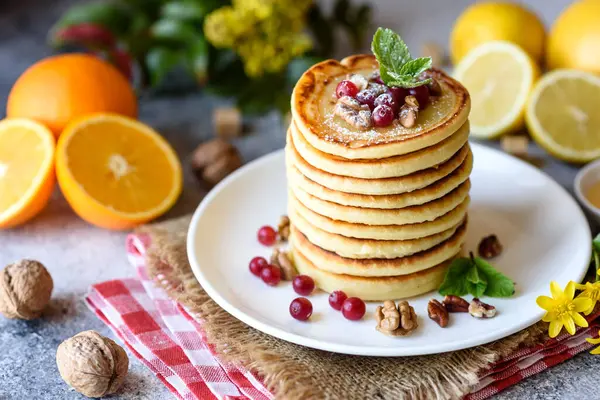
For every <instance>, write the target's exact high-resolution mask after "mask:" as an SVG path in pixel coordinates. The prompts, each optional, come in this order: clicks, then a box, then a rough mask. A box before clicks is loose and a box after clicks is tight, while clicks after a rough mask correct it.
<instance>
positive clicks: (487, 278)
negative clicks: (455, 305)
mask: <svg viewBox="0 0 600 400" xmlns="http://www.w3.org/2000/svg"><path fill="white" fill-rule="evenodd" d="M439 291H440V294H441V295H444V296H445V295H455V296H464V295H466V294H472V295H473V296H474V297H482V296H484V295H485V296H488V297H510V296H512V295H513V294H514V293H515V284H514V282H513V281H512V279H510V278H509V277H507V276H506V275H504V274H502V273H501V272H499V271H498V270H496V269H495V268H494V267H493V266H492V265H491V264H490V263H488V262H487V261H485V260H484V259H483V258H480V257H475V256H473V253H470V256H469V258H466V257H461V258H457V259H455V260H454V261H452V263H451V264H450V267H449V268H448V272H446V277H445V278H444V282H442V285H441V286H440V289H439Z"/></svg>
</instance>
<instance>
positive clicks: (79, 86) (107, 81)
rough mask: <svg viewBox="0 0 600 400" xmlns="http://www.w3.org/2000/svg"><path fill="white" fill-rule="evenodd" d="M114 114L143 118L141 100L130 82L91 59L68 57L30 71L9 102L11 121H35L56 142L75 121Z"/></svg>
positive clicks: (51, 59) (45, 62)
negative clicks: (139, 107) (80, 118)
mask: <svg viewBox="0 0 600 400" xmlns="http://www.w3.org/2000/svg"><path fill="white" fill-rule="evenodd" d="M97 112H111V113H116V114H122V115H126V116H128V117H132V118H136V117H137V99H136V97H135V93H134V91H133V88H132V87H131V85H130V84H129V82H128V81H127V79H126V78H125V77H124V76H123V75H122V74H121V73H120V72H119V71H118V70H117V69H116V68H115V67H113V66H112V65H111V64H109V63H108V62H106V61H103V60H101V59H100V58H98V57H96V56H93V55H89V54H78V53H77V54H63V55H58V56H53V57H48V58H46V59H43V60H41V61H39V62H37V63H35V64H34V65H32V66H31V67H29V68H28V69H27V70H26V71H25V72H24V73H23V74H22V75H21V76H20V77H19V79H17V82H15V84H14V86H13V87H12V89H11V91H10V95H9V97H8V103H7V105H6V115H7V116H8V117H9V118H29V119H33V120H36V121H38V122H40V123H42V124H44V125H46V126H47V127H48V128H50V130H51V131H52V132H53V133H54V135H55V136H56V137H58V136H59V135H60V133H61V132H62V130H63V129H64V127H65V126H66V125H67V124H68V123H69V122H70V121H71V120H73V119H74V118H78V117H81V116H82V115H86V114H90V113H97Z"/></svg>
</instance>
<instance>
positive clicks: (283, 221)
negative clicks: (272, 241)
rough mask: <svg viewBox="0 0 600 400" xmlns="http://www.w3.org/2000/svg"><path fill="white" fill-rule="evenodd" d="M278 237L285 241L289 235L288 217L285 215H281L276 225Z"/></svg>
mask: <svg viewBox="0 0 600 400" xmlns="http://www.w3.org/2000/svg"><path fill="white" fill-rule="evenodd" d="M277 233H278V234H279V239H281V240H283V241H286V240H288V237H290V219H289V217H288V216H287V215H282V216H281V218H280V219H279V224H278V225H277Z"/></svg>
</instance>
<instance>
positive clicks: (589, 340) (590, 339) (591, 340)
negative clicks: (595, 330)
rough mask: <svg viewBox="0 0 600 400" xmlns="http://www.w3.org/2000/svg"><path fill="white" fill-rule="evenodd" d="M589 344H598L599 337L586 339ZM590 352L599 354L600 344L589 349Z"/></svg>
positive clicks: (599, 342)
mask: <svg viewBox="0 0 600 400" xmlns="http://www.w3.org/2000/svg"><path fill="white" fill-rule="evenodd" d="M586 340H587V341H588V342H589V343H591V344H600V337H599V338H598V339H592V338H589V339H586ZM590 353H592V354H600V346H598V347H596V348H595V349H594V350H592V351H590Z"/></svg>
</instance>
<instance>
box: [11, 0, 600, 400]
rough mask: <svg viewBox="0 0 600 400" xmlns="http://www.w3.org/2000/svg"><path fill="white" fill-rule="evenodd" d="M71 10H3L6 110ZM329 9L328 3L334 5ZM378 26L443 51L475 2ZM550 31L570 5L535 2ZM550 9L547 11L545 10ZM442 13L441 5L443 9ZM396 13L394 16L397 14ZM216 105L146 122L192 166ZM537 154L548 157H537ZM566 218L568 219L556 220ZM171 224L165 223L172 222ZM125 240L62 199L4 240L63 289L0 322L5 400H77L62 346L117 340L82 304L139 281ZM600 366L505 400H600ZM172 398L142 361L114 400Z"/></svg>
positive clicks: (555, 165)
mask: <svg viewBox="0 0 600 400" xmlns="http://www.w3.org/2000/svg"><path fill="white" fill-rule="evenodd" d="M73 2H74V1H73V0H59V1H41V0H38V1H34V0H21V1H16V0H4V1H2V6H0V10H1V11H0V12H1V14H0V105H1V107H0V108H1V109H2V111H0V116H1V115H3V112H4V110H3V105H4V103H5V100H6V96H7V94H8V91H9V89H10V86H11V85H12V83H13V82H14V80H15V79H16V78H17V77H18V75H19V74H20V73H21V72H22V71H23V70H24V69H25V68H26V67H27V66H29V65H30V64H31V63H32V62H34V61H36V60H37V59H39V58H41V57H43V56H44V55H48V54H50V50H49V49H48V48H47V47H46V46H45V44H44V37H45V33H46V31H47V29H48V27H49V26H50V25H51V23H52V22H53V21H54V20H55V19H56V17H57V16H58V15H59V14H60V12H61V10H63V9H64V8H66V6H67V5H68V4H70V3H73ZM328 3H330V2H328ZM375 3H377V6H378V7H377V12H376V20H377V22H378V23H379V24H381V25H387V26H390V27H397V28H398V29H399V30H400V31H401V33H402V34H403V36H404V37H405V38H406V39H407V41H408V42H409V44H411V45H412V46H418V45H419V43H420V42H421V41H423V40H431V39H437V40H438V41H439V42H443V41H444V40H445V39H440V38H445V37H446V35H447V32H449V29H450V26H451V23H452V21H453V20H454V18H455V17H456V15H458V13H459V12H460V10H461V9H462V8H463V7H464V5H465V4H468V3H470V1H467V0H453V1H452V2H441V1H435V0H427V1H420V2H408V1H402V2H400V1H398V0H385V1H384V0H382V1H377V2H375ZM529 3H531V4H532V5H533V7H534V8H535V9H536V10H537V11H538V12H539V13H540V14H541V15H542V17H543V18H544V20H545V21H551V20H552V19H553V18H554V17H555V16H556V15H557V14H558V12H559V10H560V9H561V8H562V7H563V6H564V4H566V3H568V1H566V0H560V1H558V0H554V1H552V2H543V1H542V0H539V1H530V2H529ZM544 3H545V4H548V3H551V5H546V6H542V4H544ZM442 4H443V5H442ZM390 10H391V11H393V12H390ZM218 102H219V101H218V100H215V99H209V98H203V97H201V96H198V95H191V96H185V97H177V98H175V97H171V98H161V99H143V100H142V102H141V119H142V120H144V121H146V122H148V123H150V124H151V125H153V126H154V127H155V128H156V129H157V130H159V131H160V132H162V133H163V134H164V135H165V136H166V137H167V138H168V139H169V140H170V141H171V143H173V145H174V146H175V147H176V149H177V150H178V151H179V152H180V154H181V156H182V158H183V160H184V165H186V161H187V158H188V157H189V152H190V151H191V149H193V148H194V146H195V145H196V144H197V143H199V142H200V141H201V140H203V139H206V138H208V137H210V136H211V134H212V133H211V127H210V115H211V109H212V108H213V107H214V106H215V105H217V104H219V103H218ZM253 131H254V133H252V134H251V135H249V136H247V137H244V138H242V139H240V140H239V141H238V142H237V143H236V144H237V145H238V146H239V148H240V149H241V151H242V153H243V155H244V158H245V159H246V160H247V161H248V160H252V159H254V158H256V157H259V156H260V155H262V154H266V153H268V152H270V151H272V150H275V149H278V148H281V147H283V144H284V139H285V138H284V131H283V130H282V128H281V121H280V119H279V117H277V116H276V115H270V116H267V117H265V118H262V119H259V120H255V121H253ZM532 151H533V153H534V154H538V155H543V153H542V152H541V151H539V150H538V149H533V150H532ZM545 170H546V171H547V172H549V173H550V174H551V175H552V176H554V177H555V178H556V179H557V180H558V181H559V182H560V183H562V184H563V185H564V186H566V187H567V188H568V189H569V190H571V189H572V187H571V186H572V180H573V176H574V174H575V172H576V168H574V167H572V166H567V165H565V164H562V163H560V162H557V161H553V160H548V162H547V163H546V165H545ZM201 196H202V193H200V192H199V191H198V190H197V189H196V188H195V185H194V181H193V179H192V178H191V176H189V174H187V176H186V190H185V193H184V196H183V198H182V199H181V201H180V202H179V203H178V205H177V206H176V207H175V209H174V210H173V211H172V212H171V213H170V214H169V215H168V216H174V215H180V214H182V213H185V212H189V211H191V210H193V209H194V208H195V206H196V205H197V204H198V202H199V200H200V199H201ZM557 212H560V210H557ZM168 216H167V217H168ZM124 236H125V235H124V234H122V233H112V232H108V231H103V230H99V229H94V228H92V227H90V226H88V225H87V224H85V223H84V222H82V221H81V220H79V219H78V218H77V217H76V216H75V215H74V214H73V213H72V211H71V210H70V209H69V207H68V206H67V205H66V203H65V202H64V200H63V199H62V197H61V195H60V194H59V193H56V194H55V196H54V198H53V200H52V202H51V204H50V206H49V207H48V208H47V209H46V210H45V211H44V212H43V213H42V215H40V216H39V217H38V218H36V219H35V220H34V221H32V222H31V223H29V224H27V225H26V226H24V227H22V228H20V229H16V230H13V231H10V232H2V233H0V266H3V265H5V264H7V263H9V262H11V261H13V260H16V259H19V258H23V257H30V258H36V259H39V260H41V261H43V262H44V263H45V264H46V265H47V267H48V268H49V270H50V272H51V274H52V275H53V277H54V279H55V284H56V289H55V292H54V297H53V300H52V305H51V307H50V308H49V309H48V311H47V312H46V313H45V315H44V317H43V318H42V319H40V320H37V321H33V322H22V321H9V320H6V319H3V318H1V317H0V399H1V400H4V399H49V400H50V399H77V398H83V396H80V395H78V394H77V393H76V392H74V391H72V390H70V389H69V388H68V387H67V386H66V385H65V384H64V383H63V382H62V380H61V379H60V377H59V375H58V372H57V369H56V366H55V361H54V354H55V351H56V347H57V346H58V344H59V343H60V342H61V341H62V340H64V339H65V338H67V337H70V336H72V335H74V334H76V333H78V332H80V331H82V330H87V329H96V330H98V331H100V332H102V333H103V334H106V335H109V336H112V334H111V333H110V331H109V330H108V329H107V328H106V327H105V326H104V325H103V324H102V323H101V322H100V321H99V320H98V319H97V318H95V316H94V315H92V314H91V313H90V312H89V311H88V310H87V308H86V307H85V305H84V304H83V301H82V298H83V295H84V294H85V292H86V290H87V288H88V287H89V285H90V284H93V283H96V282H100V281H103V280H108V279H113V278H121V277H125V276H130V275H132V270H131V268H130V267H129V266H128V264H127V263H126V260H125V257H124V251H123V250H124V249H123V242H124ZM599 367H600V357H593V356H590V355H589V354H583V355H580V356H578V357H576V358H574V359H573V360H571V361H568V362H566V363H563V364H561V365H559V366H557V367H555V368H553V369H552V370H550V371H547V372H544V373H542V374H539V375H537V376H535V377H532V378H530V379H528V380H526V381H525V382H523V383H521V384H519V385H517V386H515V387H513V388H511V389H509V390H507V391H505V392H503V393H502V394H501V395H499V396H497V398H498V399H517V398H518V399H579V398H581V399H584V398H585V399H596V398H600V395H599V394H598V390H597V378H598V368H599ZM169 397H170V395H169V392H168V391H167V390H166V389H165V388H164V387H163V385H162V384H160V382H159V381H158V380H157V379H156V378H154V376H153V375H152V374H151V373H150V372H149V371H148V370H147V369H146V368H145V367H144V366H143V365H142V364H141V363H139V362H138V361H137V360H135V359H132V363H131V368H130V372H129V376H128V378H127V381H126V383H125V387H124V388H123V390H121V391H120V392H119V394H118V395H116V396H114V397H113V398H119V399H162V398H169Z"/></svg>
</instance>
